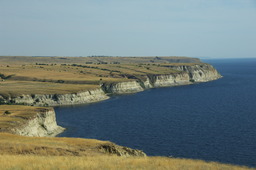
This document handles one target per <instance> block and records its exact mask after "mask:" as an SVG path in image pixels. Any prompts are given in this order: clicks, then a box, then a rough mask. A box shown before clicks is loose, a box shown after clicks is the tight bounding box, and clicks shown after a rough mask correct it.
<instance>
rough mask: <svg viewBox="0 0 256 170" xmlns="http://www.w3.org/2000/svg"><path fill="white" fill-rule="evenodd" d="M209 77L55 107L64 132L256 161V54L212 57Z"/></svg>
mask: <svg viewBox="0 0 256 170" xmlns="http://www.w3.org/2000/svg"><path fill="white" fill-rule="evenodd" d="M207 62H208V63H210V64H212V65H213V66H214V67H215V68H216V69H217V70H218V71H219V72H220V73H221V74H222V75H223V76H224V77H223V78H222V79H219V80H216V81H211V82H207V83H200V84H194V85H187V86H177V87H170V88H157V89H150V90H146V91H143V92H140V93H136V94H131V95H121V96H112V97H111V98H110V99H108V100H106V101H102V102H99V103H93V104H89V105H79V106H69V107H55V112H56V116H57V121H58V124H59V125H60V126H63V127H65V128H67V130H66V131H65V132H64V133H62V134H60V135H59V136H63V137H81V138H95V139H99V140H109V141H112V142H114V143H116V144H118V145H123V146H127V147H131V148H135V149H141V150H143V151H144V152H145V153H147V154H148V155H152V156H153V155H154V156H155V155H157V156H173V157H181V158H192V159H203V160H207V161H218V162H223V163H232V164H239V165H247V166H254V167H255V166H256V153H255V150H256V145H255V143H256V136H255V134H256V124H255V120H256V108H255V101H256V86H255V85H256V76H255V75H256V68H255V64H256V59H243V60H241V59H234V60H231V59H230V60H211V61H207Z"/></svg>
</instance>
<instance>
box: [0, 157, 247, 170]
mask: <svg viewBox="0 0 256 170" xmlns="http://www.w3.org/2000/svg"><path fill="white" fill-rule="evenodd" d="M0 169H21V170H22V169H24V170H29V169H31V170H32V169H43V170H48V169H61V170H65V169H122V170H126V169H127V170H128V169H129V170H131V169H141V170H143V169H145V170H158V169H172V170H246V169H249V168H247V167H239V166H232V165H225V164H220V163H215V162H209V163H208V162H204V161H200V160H188V159H173V158H165V157H146V158H133V157H129V158H123V157H117V156H91V157H88V156H87V157H74V156H54V157H49V156H31V155H24V156H20V155H0Z"/></svg>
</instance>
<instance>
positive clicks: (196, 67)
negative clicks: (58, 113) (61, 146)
mask: <svg viewBox="0 0 256 170" xmlns="http://www.w3.org/2000/svg"><path fill="white" fill-rule="evenodd" d="M165 67H168V68H170V69H173V70H176V72H175V73H172V74H166V75H163V74H160V75H156V74H148V75H144V78H143V79H140V78H136V77H135V76H134V77H133V78H132V79H130V80H129V81H126V82H117V83H103V84H102V85H101V87H99V88H98V89H94V90H88V91H84V92H78V93H73V94H45V95H41V94H33V95H25V94H24V95H21V96H18V97H9V98H4V97H3V96H1V95H0V103H4V104H6V103H11V104H24V105H34V106H59V105H74V104H86V103H92V102H98V101H102V100H106V99H108V98H109V96H108V95H109V94H110V95H111V94H126V93H136V92H140V91H143V90H145V89H149V88H157V87H170V86H179V85H188V84H193V83H199V82H207V81H212V80H216V79H219V78H221V77H222V76H221V75H220V74H219V73H218V71H217V70H216V69H215V68H214V67H213V66H211V65H210V64H205V63H198V64H186V65H180V66H175V65H174V66H170V65H166V66H165Z"/></svg>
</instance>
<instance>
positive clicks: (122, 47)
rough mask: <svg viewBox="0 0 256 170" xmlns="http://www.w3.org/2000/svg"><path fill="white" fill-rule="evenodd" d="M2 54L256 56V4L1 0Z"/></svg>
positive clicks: (244, 0)
mask: <svg viewBox="0 0 256 170" xmlns="http://www.w3.org/2000/svg"><path fill="white" fill-rule="evenodd" d="M0 55H22V56H24V55H26V56H91V55H106V56H109V55H110V56H188V57H201V58H251V57H255V58H256V0H73V1H71V0H43V1H42V0H23V1H21V0H0Z"/></svg>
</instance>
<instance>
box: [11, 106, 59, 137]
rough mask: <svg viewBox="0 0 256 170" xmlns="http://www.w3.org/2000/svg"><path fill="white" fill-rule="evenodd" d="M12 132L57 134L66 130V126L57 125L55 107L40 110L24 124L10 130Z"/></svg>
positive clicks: (24, 134) (26, 134)
mask: <svg viewBox="0 0 256 170" xmlns="http://www.w3.org/2000/svg"><path fill="white" fill-rule="evenodd" d="M8 131H9V132H11V133H14V134H18V135H22V136H37V137H43V136H56V135H57V134H59V133H61V132H63V131H64V128H62V127H60V126H58V125H57V122H56V117H55V112H54V110H53V108H45V109H40V111H39V112H38V113H37V114H36V115H34V116H33V117H30V118H29V119H28V120H27V121H26V122H25V123H24V124H18V125H17V126H16V127H14V128H12V129H9V130H8Z"/></svg>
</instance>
